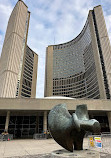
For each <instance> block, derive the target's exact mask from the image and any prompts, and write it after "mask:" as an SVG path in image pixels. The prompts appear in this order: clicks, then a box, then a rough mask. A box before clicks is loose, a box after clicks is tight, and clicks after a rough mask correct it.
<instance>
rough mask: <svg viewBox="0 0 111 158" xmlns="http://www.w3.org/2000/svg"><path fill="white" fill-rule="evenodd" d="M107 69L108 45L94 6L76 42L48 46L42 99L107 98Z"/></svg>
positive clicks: (109, 60)
mask: <svg viewBox="0 0 111 158" xmlns="http://www.w3.org/2000/svg"><path fill="white" fill-rule="evenodd" d="M101 26H102V27H101ZM110 69H111V46H110V42H109V37H108V34H107V29H106V25H105V20H104V16H103V12H102V8H101V6H97V7H95V8H94V9H93V10H90V11H89V14H88V18H87V21H86V23H85V26H84V28H83V30H82V31H81V33H80V34H79V35H78V36H77V37H76V38H75V39H73V40H72V41H69V42H67V43H63V44H58V45H52V46H48V48H47V55H46V80H45V96H52V95H54V96H56V95H58V96H66V97H72V98H94V99H99V98H102V99H109V98H110V92H111V86H110V85H111V83H110V81H111V78H110Z"/></svg>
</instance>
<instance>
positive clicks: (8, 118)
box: [5, 111, 10, 132]
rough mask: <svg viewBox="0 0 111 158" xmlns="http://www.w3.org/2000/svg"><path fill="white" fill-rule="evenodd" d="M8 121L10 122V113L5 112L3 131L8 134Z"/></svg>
mask: <svg viewBox="0 0 111 158" xmlns="http://www.w3.org/2000/svg"><path fill="white" fill-rule="evenodd" d="M9 120H10V111H7V116H6V122H5V131H6V132H8V126H9Z"/></svg>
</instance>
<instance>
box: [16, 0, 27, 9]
mask: <svg viewBox="0 0 111 158" xmlns="http://www.w3.org/2000/svg"><path fill="white" fill-rule="evenodd" d="M19 1H21V2H22V3H23V4H24V5H25V6H26V7H27V8H28V6H27V5H26V4H25V3H24V1H22V0H18V2H19ZM18 2H17V3H18ZM29 12H30V11H29Z"/></svg>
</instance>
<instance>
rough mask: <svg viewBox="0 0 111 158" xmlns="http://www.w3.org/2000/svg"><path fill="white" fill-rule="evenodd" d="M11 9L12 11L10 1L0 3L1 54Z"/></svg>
mask: <svg viewBox="0 0 111 158" xmlns="http://www.w3.org/2000/svg"><path fill="white" fill-rule="evenodd" d="M4 3H5V1H4ZM11 11H12V6H11V5H9V4H8V3H7V5H6V4H3V3H0V54H1V50H2V46H3V41H4V36H5V32H6V27H7V23H8V19H9V16H10V14H11Z"/></svg>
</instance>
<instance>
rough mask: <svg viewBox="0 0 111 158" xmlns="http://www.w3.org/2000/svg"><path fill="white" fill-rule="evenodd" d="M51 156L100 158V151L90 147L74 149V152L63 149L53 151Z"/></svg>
mask: <svg viewBox="0 0 111 158" xmlns="http://www.w3.org/2000/svg"><path fill="white" fill-rule="evenodd" d="M51 158H100V153H99V152H98V151H92V150H89V149H88V150H87V149H86V150H74V152H70V151H67V150H65V149H62V150H55V151H53V152H52V153H51Z"/></svg>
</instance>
